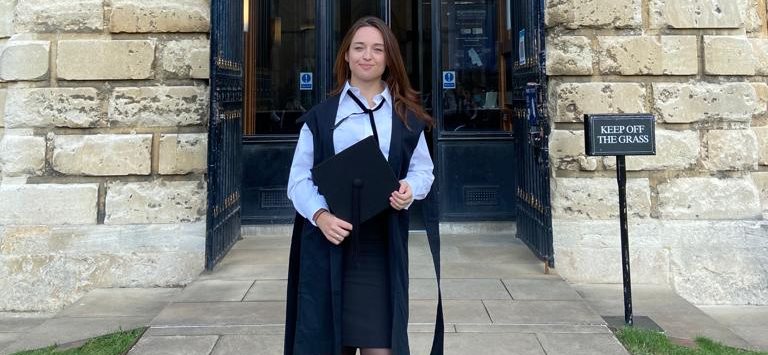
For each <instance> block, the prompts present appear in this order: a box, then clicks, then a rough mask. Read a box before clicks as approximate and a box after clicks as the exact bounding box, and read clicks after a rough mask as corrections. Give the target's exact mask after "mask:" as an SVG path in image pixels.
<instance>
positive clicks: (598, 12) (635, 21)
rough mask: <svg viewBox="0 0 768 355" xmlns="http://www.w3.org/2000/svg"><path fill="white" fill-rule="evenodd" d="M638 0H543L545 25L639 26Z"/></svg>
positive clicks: (640, 23)
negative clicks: (544, 2) (545, 2)
mask: <svg viewBox="0 0 768 355" xmlns="http://www.w3.org/2000/svg"><path fill="white" fill-rule="evenodd" d="M642 10H643V8H642V1H641V0H547V4H546V18H545V21H546V25H547V27H554V26H563V27H565V28H568V29H576V28H579V27H595V28H640V27H642V25H643V20H642Z"/></svg>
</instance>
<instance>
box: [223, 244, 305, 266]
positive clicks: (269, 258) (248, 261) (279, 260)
mask: <svg viewBox="0 0 768 355" xmlns="http://www.w3.org/2000/svg"><path fill="white" fill-rule="evenodd" d="M289 254H290V249H289V248H269V249H267V248H265V249H232V250H230V251H229V253H227V257H225V258H224V259H223V260H222V261H221V263H220V265H221V266H224V265H230V264H237V265H260V264H285V265H288V256H289Z"/></svg>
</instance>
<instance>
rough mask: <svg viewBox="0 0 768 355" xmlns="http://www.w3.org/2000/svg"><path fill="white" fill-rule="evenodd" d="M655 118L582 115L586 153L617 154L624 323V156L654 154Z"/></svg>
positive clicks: (628, 296)
mask: <svg viewBox="0 0 768 355" xmlns="http://www.w3.org/2000/svg"><path fill="white" fill-rule="evenodd" d="M654 122H655V121H654V117H653V115H650V114H602V115H584V131H585V134H584V137H585V147H586V153H587V155H591V156H611V155H613V156H616V180H617V182H618V185H619V222H620V225H621V266H622V267H621V269H622V274H623V279H624V324H626V325H627V326H633V325H634V316H633V314H632V281H631V278H630V272H629V228H628V227H627V166H626V160H625V156H627V155H655V154H656V136H655V123H654Z"/></svg>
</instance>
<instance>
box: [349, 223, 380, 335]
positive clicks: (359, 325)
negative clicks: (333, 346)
mask: <svg viewBox="0 0 768 355" xmlns="http://www.w3.org/2000/svg"><path fill="white" fill-rule="evenodd" d="M387 217H388V213H386V212H385V213H381V214H379V215H378V216H376V217H373V218H372V219H370V220H368V221H366V222H364V223H362V224H361V225H360V232H359V234H358V238H360V239H359V244H358V248H357V250H353V248H352V244H353V243H352V241H351V240H346V241H345V242H344V282H343V286H342V316H341V317H342V328H341V342H342V344H343V345H344V346H347V347H354V348H390V347H391V344H392V298H391V295H390V280H389V253H388V249H389V248H388V238H389V237H388V234H389V233H388V220H387Z"/></svg>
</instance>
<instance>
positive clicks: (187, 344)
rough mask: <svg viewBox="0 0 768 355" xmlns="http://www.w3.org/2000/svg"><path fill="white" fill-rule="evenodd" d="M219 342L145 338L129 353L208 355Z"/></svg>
mask: <svg viewBox="0 0 768 355" xmlns="http://www.w3.org/2000/svg"><path fill="white" fill-rule="evenodd" d="M218 340H219V336H217V335H207V336H183V335H177V336H145V337H142V338H141V339H139V341H138V343H136V345H134V347H133V348H132V349H131V350H130V351H129V352H128V354H131V355H208V354H210V353H211V350H212V349H213V347H214V345H216V342H217V341H218ZM243 353H244V352H243Z"/></svg>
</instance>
